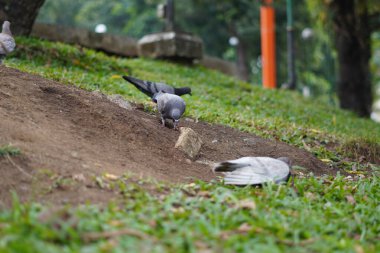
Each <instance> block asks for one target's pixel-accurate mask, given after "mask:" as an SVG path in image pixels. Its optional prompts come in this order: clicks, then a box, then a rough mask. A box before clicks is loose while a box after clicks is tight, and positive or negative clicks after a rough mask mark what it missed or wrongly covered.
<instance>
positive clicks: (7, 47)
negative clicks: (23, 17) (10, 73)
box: [0, 21, 16, 64]
mask: <svg viewBox="0 0 380 253" xmlns="http://www.w3.org/2000/svg"><path fill="white" fill-rule="evenodd" d="M10 26H11V23H10V22H9V21H4V23H3V30H2V31H1V33H0V64H1V63H2V62H3V59H4V58H5V56H6V55H7V54H9V53H10V52H12V51H13V50H14V49H15V47H16V42H15V40H14V38H13V36H12V32H11V28H10Z"/></svg>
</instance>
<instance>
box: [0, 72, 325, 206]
mask: <svg viewBox="0 0 380 253" xmlns="http://www.w3.org/2000/svg"><path fill="white" fill-rule="evenodd" d="M131 88H132V87H131ZM189 108H191V105H189ZM181 124H182V126H186V127H191V128H192V129H194V130H195V131H196V132H198V133H199V134H201V136H202V138H203V141H204V143H205V144H204V145H203V147H202V149H201V154H200V155H199V157H198V161H199V160H201V161H203V160H207V161H220V160H225V159H232V158H238V157H240V156H247V155H256V156H272V157H279V156H289V157H290V158H292V160H293V161H294V164H297V165H300V166H303V167H305V168H308V169H309V170H310V171H313V172H314V173H315V174H323V173H330V172H331V171H329V168H327V167H326V166H325V165H324V164H323V163H321V162H320V161H319V160H318V159H316V158H314V157H313V156H312V155H311V154H309V153H308V152H306V151H304V150H300V149H297V148H294V147H290V146H288V145H286V144H284V143H280V142H275V141H270V140H266V139H262V138H259V137H257V136H254V135H251V134H247V133H241V132H238V131H236V130H234V129H231V128H228V127H224V126H219V125H210V124H207V123H204V122H198V123H195V122H192V121H189V120H182V123H181ZM178 136H179V132H177V131H174V130H172V129H169V128H164V127H161V126H160V124H159V121H158V120H157V117H156V116H155V115H151V114H148V113H146V112H144V111H142V110H141V109H138V106H136V108H134V109H132V110H126V109H123V108H121V107H119V106H118V105H116V104H114V103H112V102H110V101H108V100H107V99H106V98H104V97H101V96H96V95H95V94H93V93H90V92H87V91H84V90H80V89H78V88H75V87H72V86H65V85H62V84H60V83H57V82H54V81H51V80H46V79H44V78H41V77H38V76H35V75H30V74H27V73H23V72H20V71H18V70H15V69H11V68H6V67H4V66H0V146H2V145H5V144H8V143H11V144H12V145H13V146H15V147H18V148H20V150H21V155H19V156H13V157H11V158H9V157H0V205H1V204H5V205H7V203H9V202H10V199H11V197H10V196H11V195H10V191H12V190H14V191H16V192H17V193H18V195H19V196H20V198H21V199H22V200H23V201H24V200H37V201H44V202H53V203H83V202H85V201H91V202H95V203H101V202H104V201H108V200H109V199H110V198H113V197H115V194H114V192H112V191H109V190H105V189H101V188H100V187H94V186H93V184H90V183H88V181H89V180H92V179H93V178H95V177H96V176H99V175H101V174H103V173H111V174H114V175H118V176H120V175H123V174H124V173H126V172H131V173H133V175H135V176H134V177H135V178H139V177H144V178H145V177H150V178H154V179H157V180H160V181H168V182H189V181H191V180H193V179H202V180H210V179H212V178H214V175H213V174H212V173H210V170H209V166H207V165H204V164H202V163H199V162H197V161H190V160H188V159H187V157H186V156H185V155H184V154H183V153H182V152H180V151H178V150H176V149H175V148H174V144H175V142H176V140H177V138H178ZM65 178H66V179H67V178H71V179H72V178H74V179H75V180H74V181H78V182H80V183H78V184H75V185H70V186H69V187H59V186H60V183H59V182H61V181H62V180H64V179H65Z"/></svg>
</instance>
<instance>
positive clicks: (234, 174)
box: [213, 157, 291, 185]
mask: <svg viewBox="0 0 380 253" xmlns="http://www.w3.org/2000/svg"><path fill="white" fill-rule="evenodd" d="M290 166H291V165H290V160H289V158H288V157H280V158H277V159H275V158H271V157H242V158H239V159H236V160H229V161H224V162H221V163H217V164H215V166H214V168H213V171H214V172H223V173H224V183H225V184H231V185H260V184H264V183H268V182H274V183H280V182H285V181H287V180H288V179H289V177H290Z"/></svg>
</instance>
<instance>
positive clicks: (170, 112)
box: [153, 91, 186, 130]
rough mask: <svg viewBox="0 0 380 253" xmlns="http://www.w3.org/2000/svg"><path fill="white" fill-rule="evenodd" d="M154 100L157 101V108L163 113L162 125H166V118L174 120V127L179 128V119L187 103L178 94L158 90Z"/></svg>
mask: <svg viewBox="0 0 380 253" xmlns="http://www.w3.org/2000/svg"><path fill="white" fill-rule="evenodd" d="M153 101H154V102H155V103H157V110H158V112H159V113H160V115H161V122H162V125H163V126H165V120H166V119H171V120H173V125H174V129H175V130H177V129H178V123H179V119H180V118H181V116H182V114H183V113H184V112H185V109H186V103H185V101H184V100H183V99H182V98H181V97H180V96H177V95H174V94H168V93H165V92H162V91H160V92H158V93H156V94H154V96H153Z"/></svg>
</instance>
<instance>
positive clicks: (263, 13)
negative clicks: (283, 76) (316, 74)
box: [260, 0, 276, 89]
mask: <svg viewBox="0 0 380 253" xmlns="http://www.w3.org/2000/svg"><path fill="white" fill-rule="evenodd" d="M263 2H264V5H263V6H261V7H260V30H261V59H262V66H263V86H264V87H265V88H269V89H274V88H276V47H275V43H276V42H275V39H276V38H275V17H274V8H273V7H272V2H273V1H272V0H264V1H263Z"/></svg>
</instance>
